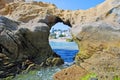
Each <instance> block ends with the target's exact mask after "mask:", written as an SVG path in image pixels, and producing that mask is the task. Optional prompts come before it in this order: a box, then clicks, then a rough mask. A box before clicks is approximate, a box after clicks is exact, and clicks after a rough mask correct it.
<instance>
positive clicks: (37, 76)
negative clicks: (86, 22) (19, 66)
mask: <svg viewBox="0 0 120 80" xmlns="http://www.w3.org/2000/svg"><path fill="white" fill-rule="evenodd" d="M49 43H50V46H51V47H52V49H53V51H54V52H56V53H57V54H58V55H60V56H61V58H62V59H63V60H64V62H65V64H63V65H61V66H54V67H48V68H41V69H40V70H38V71H37V70H35V71H30V72H29V73H24V74H19V75H17V76H16V77H15V78H14V79H13V80H53V75H54V74H55V73H56V72H58V71H61V70H62V69H64V68H67V67H69V66H71V65H72V64H73V63H74V57H75V55H76V53H77V52H78V47H77V44H76V43H75V42H52V41H51V42H49Z"/></svg>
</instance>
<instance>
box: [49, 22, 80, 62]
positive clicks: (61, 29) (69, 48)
mask: <svg viewBox="0 0 120 80" xmlns="http://www.w3.org/2000/svg"><path fill="white" fill-rule="evenodd" d="M49 44H50V46H51V48H52V50H53V51H54V52H55V53H56V54H58V55H59V56H61V58H62V59H63V60H64V62H73V61H74V57H75V55H76V54H77V52H78V46H77V44H76V43H75V42H74V40H73V38H72V35H71V26H68V25H65V24H64V23H61V22H58V23H56V24H55V25H54V26H52V27H51V30H50V35H49Z"/></svg>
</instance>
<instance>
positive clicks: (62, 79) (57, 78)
mask: <svg viewBox="0 0 120 80" xmlns="http://www.w3.org/2000/svg"><path fill="white" fill-rule="evenodd" d="M86 74H87V71H86V70H84V69H83V68H81V67H80V66H77V65H73V66H71V67H70V68H67V69H63V70H62V71H60V72H58V73H56V74H55V75H54V80H80V79H81V76H85V75H86Z"/></svg>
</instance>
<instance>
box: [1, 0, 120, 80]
mask: <svg viewBox="0 0 120 80" xmlns="http://www.w3.org/2000/svg"><path fill="white" fill-rule="evenodd" d="M0 14H1V15H3V16H5V17H7V18H10V19H12V20H14V21H12V20H10V22H9V23H10V24H8V23H5V22H6V20H7V21H8V19H6V18H5V19H3V17H1V19H2V20H1V23H2V26H1V32H0V34H1V35H0V37H1V38H0V39H1V42H0V44H1V53H3V54H5V55H6V54H8V53H9V54H10V53H12V54H14V55H13V56H11V55H8V57H10V58H13V57H14V59H13V61H15V59H16V58H17V60H18V61H19V60H20V61H22V60H24V58H25V60H26V58H27V59H28V58H30V59H31V58H32V61H33V63H36V64H41V63H42V62H45V61H47V62H49V61H50V62H52V61H53V62H56V61H54V60H57V59H51V58H50V56H51V55H52V56H53V55H54V54H53V52H52V50H51V48H50V46H49V44H48V36H49V30H50V28H51V27H52V26H53V25H54V24H56V23H57V22H63V23H64V24H66V25H68V26H70V27H72V29H71V31H72V35H73V38H74V40H75V41H76V42H77V44H78V46H79V49H80V52H79V53H78V54H77V55H76V58H75V60H76V64H77V65H80V66H81V67H83V68H84V69H85V70H88V71H90V72H94V73H96V74H98V75H99V77H101V76H103V75H102V73H104V74H106V75H108V76H109V75H110V74H111V73H112V72H113V71H112V70H110V71H109V70H106V69H109V68H113V69H114V72H116V73H117V74H118V75H119V74H120V72H118V70H119V68H120V67H119V65H118V64H117V63H119V59H120V56H119V55H120V35H119V34H120V1H119V0H106V1H105V2H103V3H102V4H100V5H98V6H96V7H95V8H91V9H88V10H76V11H70V10H60V9H57V7H56V6H55V5H53V4H48V3H43V2H28V3H27V2H22V1H21V2H19V3H18V2H13V3H9V4H7V5H5V6H4V7H1V9H0ZM3 24H4V25H3ZM2 36H3V37H2ZM4 41H5V42H4ZM3 47H5V48H6V49H7V51H6V50H3ZM13 48H14V49H13ZM19 49H20V50H19ZM43 53H44V54H43ZM21 56H22V57H21ZM23 56H24V57H23ZM32 56H33V57H32ZM43 56H44V57H43ZM39 58H40V59H39ZM48 58H49V59H48ZM47 62H46V63H47ZM58 62H59V61H58ZM47 64H49V63H47ZM56 64H57V63H56ZM86 66H87V67H86ZM93 69H94V70H93ZM102 70H103V71H102ZM106 72H109V73H110V74H107V73H106ZM56 75H57V74H56ZM113 76H115V75H113ZM111 77H112V76H111ZM110 79H111V78H110ZM110 79H108V80H110ZM61 80H62V79H61Z"/></svg>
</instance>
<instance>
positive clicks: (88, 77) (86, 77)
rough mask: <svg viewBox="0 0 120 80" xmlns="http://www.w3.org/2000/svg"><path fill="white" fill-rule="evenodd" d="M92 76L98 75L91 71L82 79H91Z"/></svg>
mask: <svg viewBox="0 0 120 80" xmlns="http://www.w3.org/2000/svg"><path fill="white" fill-rule="evenodd" d="M91 78H97V75H96V74H95V73H89V74H87V75H85V76H84V77H83V78H82V79H80V80H90V79H91Z"/></svg>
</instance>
